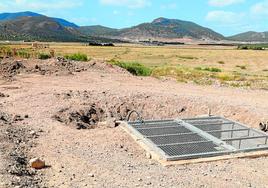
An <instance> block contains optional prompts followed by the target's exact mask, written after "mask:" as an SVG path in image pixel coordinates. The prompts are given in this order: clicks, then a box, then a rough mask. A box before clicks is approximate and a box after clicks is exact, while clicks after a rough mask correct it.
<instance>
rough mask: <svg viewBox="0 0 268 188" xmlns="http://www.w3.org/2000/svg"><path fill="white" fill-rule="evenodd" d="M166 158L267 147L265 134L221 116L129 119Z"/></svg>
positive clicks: (217, 153)
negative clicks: (139, 120) (140, 120)
mask: <svg viewBox="0 0 268 188" xmlns="http://www.w3.org/2000/svg"><path fill="white" fill-rule="evenodd" d="M128 128H129V129H131V130H132V132H134V133H135V134H137V136H139V137H140V138H142V139H143V140H144V141H145V143H146V144H147V145H148V146H149V147H151V148H153V149H154V150H155V149H156V150H158V151H159V155H161V156H162V157H163V158H165V159H166V160H179V159H192V158H200V157H210V156H218V155H222V154H230V153H237V152H246V151H255V150H265V149H268V144H267V140H268V135H267V134H265V133H263V132H260V131H258V130H255V129H250V128H248V127H246V126H245V125H243V124H241V123H238V122H235V121H231V120H228V119H226V118H222V117H203V118H190V119H182V120H179V119H177V120H156V121H155V120H152V121H145V122H128Z"/></svg>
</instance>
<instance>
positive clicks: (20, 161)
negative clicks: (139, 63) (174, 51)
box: [0, 59, 268, 188]
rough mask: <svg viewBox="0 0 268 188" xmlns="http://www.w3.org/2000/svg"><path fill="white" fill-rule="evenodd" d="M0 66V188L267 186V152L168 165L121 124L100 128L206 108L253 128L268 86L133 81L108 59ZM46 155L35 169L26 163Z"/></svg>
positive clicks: (263, 110)
mask: <svg viewBox="0 0 268 188" xmlns="http://www.w3.org/2000/svg"><path fill="white" fill-rule="evenodd" d="M11 62H12V63H13V65H14V66H12V68H10V66H8V65H7V64H5V63H4V62H2V63H0V74H1V76H2V78H1V79H0V92H1V94H0V142H1V144H0V187H1V188H2V187H4V188H5V187H55V188H56V187H72V188H75V187H268V185H267V184H268V178H267V176H266V174H268V163H267V161H266V160H267V158H258V159H234V160H228V161H220V162H212V163H203V164H193V165H183V166H172V167H163V166H161V165H160V164H158V163H157V162H156V161H153V160H150V159H147V158H146V157H145V156H146V152H145V151H144V150H143V149H142V148H141V147H139V146H138V145H137V144H136V143H135V142H134V141H133V140H132V139H131V138H130V137H129V135H128V134H126V133H125V132H124V131H123V130H122V129H121V128H120V126H119V127H115V128H109V127H105V126H100V125H99V126H96V124H97V122H99V121H103V120H106V119H107V118H109V117H114V118H116V119H118V120H120V119H123V118H124V117H125V116H126V114H127V112H128V111H129V110H132V109H135V110H137V111H140V112H141V113H142V115H143V117H144V118H145V119H165V118H177V117H179V118H182V117H193V116H196V115H202V114H206V113H207V111H208V108H211V109H212V113H213V114H215V115H221V116H225V117H227V118H230V119H234V120H238V121H240V122H242V123H245V124H247V125H249V126H251V127H255V128H257V125H258V122H259V121H260V120H261V119H262V118H264V117H268V111H267V109H268V92H267V91H261V90H242V89H231V88H220V87H211V86H196V85H186V84H180V83H177V82H175V81H172V80H158V79H154V78H141V77H134V76H132V75H130V74H129V73H127V72H125V71H124V70H122V69H120V68H117V67H113V66H110V65H106V64H105V63H102V62H97V61H94V60H93V61H91V62H89V63H78V62H64V61H63V60H61V59H59V60H56V59H55V60H47V61H40V60H28V61H18V62H15V63H14V61H13V60H10V62H9V63H11ZM32 157H40V158H42V159H44V160H45V161H46V163H47V165H48V167H47V168H45V169H43V170H40V171H35V170H32V169H29V167H28V165H27V163H28V161H29V159H30V158H32Z"/></svg>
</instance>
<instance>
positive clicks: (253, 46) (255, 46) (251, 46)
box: [237, 44, 268, 50]
mask: <svg viewBox="0 0 268 188" xmlns="http://www.w3.org/2000/svg"><path fill="white" fill-rule="evenodd" d="M267 47H268V46H267V44H247V45H239V46H238V47H237V49H238V50H265V48H267Z"/></svg>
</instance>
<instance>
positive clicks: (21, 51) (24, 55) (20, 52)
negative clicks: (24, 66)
mask: <svg viewBox="0 0 268 188" xmlns="http://www.w3.org/2000/svg"><path fill="white" fill-rule="evenodd" d="M17 56H19V57H21V58H26V59H29V58H30V57H31V54H30V53H29V52H28V50H26V49H19V50H17Z"/></svg>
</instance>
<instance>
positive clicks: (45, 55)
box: [38, 53, 51, 60]
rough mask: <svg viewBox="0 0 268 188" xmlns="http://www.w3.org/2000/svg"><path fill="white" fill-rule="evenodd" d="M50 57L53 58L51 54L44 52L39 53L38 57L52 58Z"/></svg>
mask: <svg viewBox="0 0 268 188" xmlns="http://www.w3.org/2000/svg"><path fill="white" fill-rule="evenodd" d="M50 58H51V56H50V55H49V54H44V53H40V54H38V59H43V60H45V59H50Z"/></svg>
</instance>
